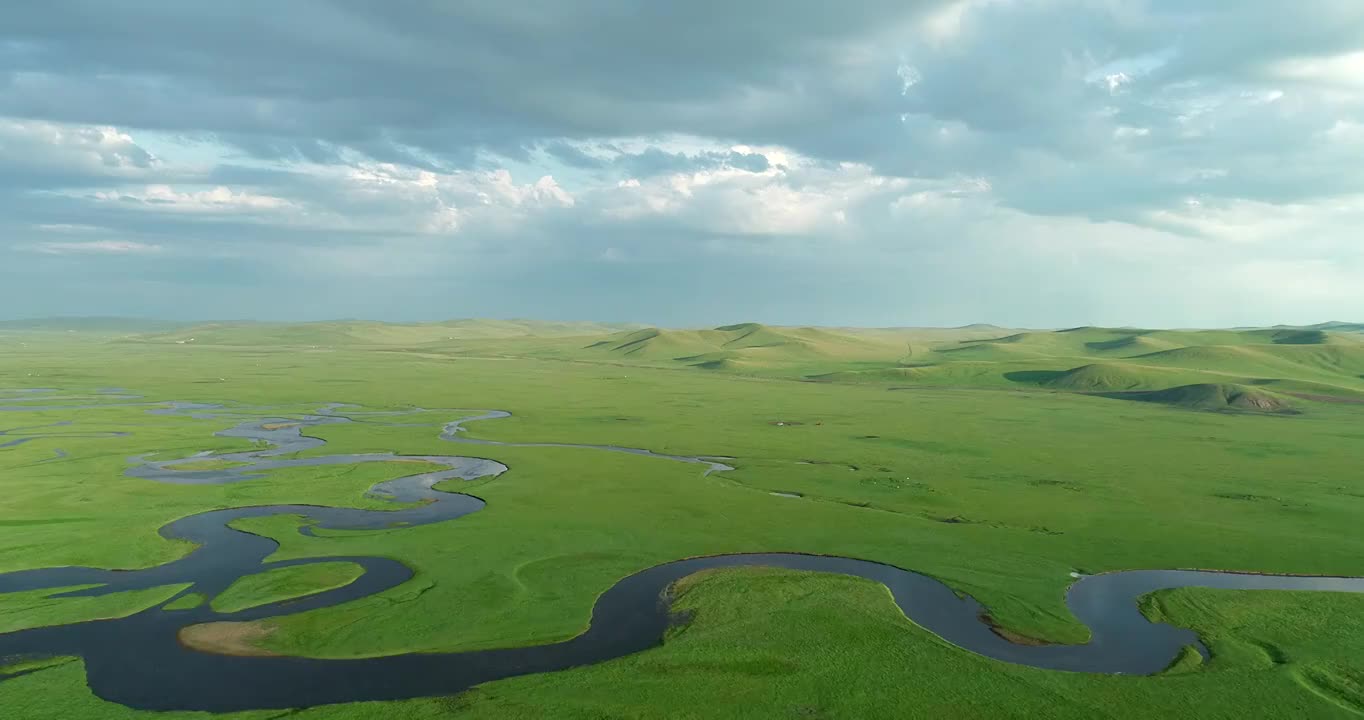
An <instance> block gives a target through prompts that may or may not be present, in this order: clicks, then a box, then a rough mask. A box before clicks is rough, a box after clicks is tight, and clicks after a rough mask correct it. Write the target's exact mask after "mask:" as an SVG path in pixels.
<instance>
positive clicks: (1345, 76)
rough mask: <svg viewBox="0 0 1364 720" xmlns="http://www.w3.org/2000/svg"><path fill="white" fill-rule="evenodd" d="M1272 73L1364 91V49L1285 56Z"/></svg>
mask: <svg viewBox="0 0 1364 720" xmlns="http://www.w3.org/2000/svg"><path fill="white" fill-rule="evenodd" d="M1269 74H1270V75H1271V76H1273V77H1276V78H1282V79H1284V80H1294V81H1299V82H1308V83H1318V84H1322V85H1327V86H1333V87H1338V88H1346V89H1351V90H1359V91H1364V50H1357V51H1355V52H1348V53H1341V54H1339V55H1328V56H1325V57H1296V58H1291V59H1287V60H1281V61H1279V62H1277V63H1274V64H1273V65H1271V66H1270V68H1269Z"/></svg>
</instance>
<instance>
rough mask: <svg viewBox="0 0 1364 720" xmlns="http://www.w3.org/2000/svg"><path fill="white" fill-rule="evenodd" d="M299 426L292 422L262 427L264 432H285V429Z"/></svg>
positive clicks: (269, 424) (267, 424) (266, 424)
mask: <svg viewBox="0 0 1364 720" xmlns="http://www.w3.org/2000/svg"><path fill="white" fill-rule="evenodd" d="M297 426H298V423H296V422H290V423H265V424H264V425H261V426H260V427H261V429H262V430H283V429H284V428H291V427H297Z"/></svg>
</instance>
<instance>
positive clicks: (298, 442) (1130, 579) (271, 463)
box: [0, 391, 1364, 712]
mask: <svg viewBox="0 0 1364 720" xmlns="http://www.w3.org/2000/svg"><path fill="white" fill-rule="evenodd" d="M53 394H55V391H24V392H22V393H20V392H17V391H10V392H9V393H8V394H0V411H16V412H17V411H33V410H44V411H49V412H50V411H70V412H77V411H79V410H81V409H84V408H86V407H107V406H109V405H111V404H115V405H119V406H136V405H145V406H147V408H148V411H149V412H153V413H158V414H177V415H188V416H192V417H197V418H219V419H226V418H238V419H239V418H240V417H241V416H240V415H231V414H228V413H225V412H223V411H224V408H222V406H218V405H206V404H199V403H182V402H177V403H142V402H136V401H137V400H138V399H139V398H137V397H136V396H131V395H128V394H126V393H121V391H112V392H108V393H104V394H102V395H101V396H99V397H97V398H95V399H96V400H100V399H116V400H120V401H129V402H120V403H107V404H106V403H100V404H94V405H79V404H56V405H53V404H41V403H44V402H48V403H52V402H57V401H58V400H60V399H62V398H58V397H52V395H53ZM74 399H80V398H74ZM349 407H353V406H347V405H343V404H337V403H333V404H329V405H326V406H324V407H322V408H320V409H318V410H316V411H314V412H312V413H309V414H305V415H302V416H301V417H263V416H261V415H259V414H256V415H255V416H254V417H251V418H250V419H246V420H243V421H241V422H239V423H238V424H237V425H235V426H234V427H232V428H230V429H228V430H224V431H222V432H220V433H218V435H221V436H225V437H235V438H243V439H247V440H255V441H260V443H261V444H263V445H264V447H262V448H260V449H255V450H249V451H241V452H231V453H220V454H215V455H212V456H211V457H212V458H213V459H215V460H223V461H228V462H230V463H234V465H232V466H231V467H226V468H223V469H212V470H202V469H194V470H177V469H175V468H176V467H177V466H180V465H185V464H186V463H194V462H199V463H202V461H203V460H204V459H205V458H206V457H209V456H208V455H207V454H206V453H201V454H199V455H196V456H192V457H189V458H184V459H177V460H152V459H149V458H147V457H136V458H131V461H132V462H131V463H130V468H129V469H128V470H127V474H129V475H131V476H134V477H138V478H144V479H147V480H151V481H157V482H174V483H197V484H204V483H230V482H239V481H242V480H246V479H250V478H256V477H260V476H261V474H262V473H264V472H267V471H270V470H274V469H278V468H296V467H311V466H319V465H337V464H355V463H367V462H391V461H393V460H395V459H400V457H401V459H416V460H424V461H426V462H429V463H432V464H435V465H437V466H439V467H440V468H441V469H439V470H436V471H432V472H424V473H418V474H413V475H409V476H405V477H401V478H398V479H396V480H390V481H388V482H384V483H380V484H378V485H375V486H374V487H373V488H372V489H371V490H370V494H371V495H373V496H374V497H377V498H382V499H385V500H390V501H393V502H394V503H401V504H403V505H404V507H398V508H395V509H393V510H360V509H355V508H336V507H320V506H313V505H271V506H264V507H241V508H229V509H222V510H211V511H208V512H203V513H199V514H197V515H191V516H189V517H185V518H181V519H179V520H176V521H174V522H172V523H169V524H167V525H165V526H164V527H162V528H161V529H160V531H159V532H160V534H161V535H162V536H163V537H166V538H170V539H181V540H188V541H190V542H192V543H194V544H195V545H196V546H197V548H196V549H195V550H194V551H192V552H191V553H189V554H188V555H186V556H184V557H182V558H180V559H178V560H175V561H173V562H169V563H166V564H164V565H159V566H156V567H151V568H146V569H142V570H131V571H114V570H106V569H99V568H84V567H61V568H45V569H36V570H23V571H18V572H11V573H7V574H0V593H6V592H16V591H23V590H39V589H47V588H54V589H55V588H64V587H71V586H75V585H98V587H94V588H90V589H87V590H82V591H75V592H68V593H65V595H68V596H81V595H86V596H90V595H104V594H108V593H114V592H123V591H127V590H136V589H141V588H151V587H156V586H162V585H170V584H182V583H187V584H190V585H191V587H189V588H188V589H187V590H185V591H184V593H199V594H201V595H204V596H206V597H212V596H214V595H216V594H218V593H220V592H222V591H223V590H225V589H226V588H227V587H228V586H229V585H231V584H232V583H233V582H234V581H236V580H237V579H238V578H241V577H243V576H246V575H251V574H254V573H259V572H262V571H263V570H267V569H272V568H279V567H288V566H297V565H307V564H312V563H321V562H336V561H347V562H353V563H355V564H357V565H360V566H361V567H362V568H363V569H364V574H363V575H361V576H360V577H359V578H358V579H356V580H355V581H354V582H352V583H350V584H349V585H346V586H344V587H340V588H336V589H333V590H328V591H325V592H320V593H317V594H314V595H310V596H307V597H303V598H300V599H295V600H290V601H284V602H278V603H272V604H268V605H262V606H259V607H255V608H250V609H247V610H242V611H239V612H233V613H220V612H216V611H214V610H213V609H212V608H211V606H210V605H209V604H208V603H202V604H200V605H199V606H198V607H194V608H190V609H184V610H166V609H164V606H162V607H153V608H150V609H147V610H144V611H142V612H138V613H135V614H133V615H131V616H128V617H125V618H120V619H114V620H99V621H92V622H83V623H74V624H70V625H61V626H53V627H41V628H34V629H30V630H22V631H18V632H13V633H8V634H0V665H3V664H5V660H4V659H5V658H23V657H30V656H68V655H70V656H79V657H81V658H83V659H84V661H85V666H86V673H87V681H88V683H89V686H90V688H91V690H92V691H93V692H94V693H95V694H96V695H98V696H99V697H101V698H104V699H106V700H109V701H112V702H116V703H121V704H123V705H127V706H129V707H134V708H140V709H146V710H206V711H216V712H225V711H233V710H248V709H265V708H281V709H282V708H295V707H304V706H311V705H321V704H327V703H341V702H352V701H362V700H397V699H403V698H413V697H423V696H434V695H449V694H454V693H457V692H460V691H462V690H465V689H468V688H470V687H473V686H475V685H478V684H480V683H484V682H488V681H491V680H498V679H501V678H507V677H514V676H518V675H527V674H531V673H542V672H551V671H556V670H564V669H567V668H571V667H575V666H581V665H587V664H592V663H598V662H604V661H607V660H611V659H614V658H619V657H622V656H624V655H629V654H631V653H636V652H640V651H644V650H648V649H650V648H652V647H656V646H658V645H659V644H661V642H662V638H663V635H664V632H665V630H666V629H667V627H668V625H669V623H670V622H671V621H672V618H671V617H670V613H669V609H668V606H667V602H666V597H667V590H668V588H669V587H670V586H671V585H672V584H673V583H674V582H676V581H677V580H679V579H681V578H683V577H686V576H687V575H690V574H692V573H695V572H697V571H700V570H706V569H712V568H724V567H740V566H756V565H761V566H772V567H780V568H790V569H796V570H813V571H820V572H831V573H842V574H845V575H855V576H858V577H862V578H867V579H870V580H874V581H876V582H879V583H882V584H884V585H885V586H886V587H887V588H889V589H890V591H891V594H892V596H893V597H894V601H895V603H896V604H897V605H898V606H899V607H900V609H901V610H902V611H903V612H904V614H905V616H906V617H908V618H909V619H910V620H912V621H913V622H915V623H916V624H918V625H919V626H921V627H923V628H925V629H926V630H928V631H930V632H932V633H934V634H936V635H938V636H939V637H941V638H943V639H944V640H946V641H948V642H950V643H952V644H954V645H956V646H958V647H960V648H962V649H963V650H966V651H970V652H974V653H978V654H980V655H984V656H987V657H991V658H994V659H997V660H1002V661H1005V662H1010V663H1018V664H1022V665H1030V666H1033V667H1039V668H1048V669H1054V670H1068V671H1080V672H1097V673H1128V674H1151V673H1156V672H1160V671H1161V670H1163V669H1164V668H1165V667H1167V666H1168V665H1169V663H1170V662H1171V661H1172V660H1173V659H1174V658H1175V657H1176V656H1177V654H1178V653H1179V652H1180V650H1181V649H1182V648H1184V647H1186V646H1194V647H1196V648H1198V649H1199V650H1200V652H1203V653H1204V654H1206V650H1205V649H1203V646H1202V643H1201V642H1200V641H1199V639H1198V637H1197V636H1196V635H1195V634H1194V633H1193V632H1192V631H1190V630H1188V629H1185V628H1178V627H1173V626H1170V625H1165V624H1160V623H1152V622H1150V621H1149V620H1147V619H1146V618H1145V617H1144V616H1143V615H1142V614H1141V612H1140V611H1139V610H1138V607H1137V600H1138V599H1139V598H1140V597H1141V596H1142V595H1145V594H1147V593H1150V592H1154V591H1156V590H1161V589H1167V588H1177V587H1188V586H1197V587H1212V588H1230V589H1254V590H1271V589H1272V590H1320V591H1336V592H1364V578H1335V577H1298V576H1294V577H1287V576H1270V575H1247V574H1236V573H1218V572H1204V571H1189V570H1139V571H1129V572H1115V573H1106V574H1102V575H1092V576H1086V577H1083V578H1081V579H1079V580H1078V581H1077V582H1075V583H1074V584H1073V585H1072V586H1071V587H1070V589H1069V591H1068V592H1067V594H1066V604H1067V606H1068V607H1069V608H1070V610H1071V612H1072V613H1073V614H1074V615H1075V617H1076V618H1077V619H1078V620H1079V621H1080V622H1082V623H1084V624H1085V625H1087V626H1088V627H1089V629H1090V631H1091V634H1092V636H1091V640H1090V641H1089V642H1088V643H1086V644H1083V645H1042V646H1036V645H1023V644H1015V643H1013V642H1011V641H1009V640H1007V639H1005V638H1004V637H1002V636H1001V635H999V634H997V633H996V632H995V631H994V630H993V629H992V628H991V627H990V625H989V624H988V622H987V621H986V620H985V619H984V618H983V615H984V614H985V612H986V609H985V608H984V607H982V606H981V605H980V604H979V603H978V602H976V601H975V600H973V599H971V598H970V597H963V596H959V595H957V594H956V593H955V592H953V591H952V589H951V588H949V587H947V586H946V585H944V584H942V583H941V582H939V581H937V580H935V579H933V578H931V577H928V576H926V575H921V574H919V573H915V572H912V571H909V570H904V569H901V568H897V567H892V566H890V565H884V564H881V563H875V562H869V561H866V560H858V559H854V558H843V557H832V556H817V555H802V554H788V553H761V554H739V555H722V556H716V557H702V558H689V559H684V560H678V561H675V562H670V563H666V564H663V565H658V566H655V567H651V568H647V569H644V570H641V571H640V572H637V573H635V574H633V575H630V576H629V577H626V578H624V579H622V580H620V581H619V582H617V583H616V584H615V585H613V586H611V587H610V588H609V589H607V590H606V592H604V593H603V594H602V595H601V596H600V597H599V598H598V599H597V602H596V604H595V605H594V606H593V608H592V618H591V625H590V627H589V628H588V630H587V631H586V632H584V633H583V634H581V635H579V636H577V637H575V638H572V639H570V640H567V641H564V642H559V643H552V644H548V645H538V646H533V647H521V648H506V649H497V650H480V651H472V652H453V653H412V654H407V655H395V656H387V657H376V658H360V659H345V660H331V659H326V660H324V659H313V658H301V657H281V656H269V657H242V656H234V655H221V654H215V653H210V652H202V651H199V650H194V649H190V648H188V647H186V646H184V645H183V644H181V642H180V640H179V633H180V631H181V629H183V628H186V627H189V626H192V625H197V624H201V623H208V622H216V621H253V620H263V619H267V618H273V617H279V616H281V615H286V614H293V613H300V612H307V611H309V610H315V609H318V608H323V607H329V606H332V605H337V604H340V603H344V602H347V601H350V600H355V599H357V598H363V597H367V596H370V595H373V594H375V593H379V592H382V591H384V590H387V589H389V588H393V587H396V586H398V585H401V584H402V583H403V582H406V581H407V580H408V579H410V578H411V577H412V572H411V570H410V569H408V568H407V566H405V565H403V564H402V563H401V562H398V561H396V560H391V559H387V558H380V557H365V556H355V557H319V558H305V559H298V560H287V561H277V562H267V561H266V560H265V558H267V557H268V556H269V555H271V554H272V553H273V552H274V550H275V549H276V547H277V544H276V543H275V541H273V540H270V539H268V538H264V537H260V536H258V535H252V534H250V533H246V532H241V531H238V530H234V529H232V528H231V527H229V526H228V525H229V523H231V522H232V521H234V520H237V519H240V518H249V517H263V516H269V515H281V514H289V515H301V516H304V517H306V518H308V520H309V521H310V526H311V527H322V528H333V529H339V530H353V529H373V528H385V527H395V526H398V525H399V524H401V525H404V526H412V525H424V524H428V523H435V522H448V521H453V520H456V519H457V518H459V517H462V516H464V515H468V514H470V513H473V512H477V511H478V510H480V509H481V508H483V506H484V502H483V501H482V500H480V499H478V498H476V497H473V496H471V495H465V494H461V493H455V492H443V491H439V490H436V489H434V487H433V486H434V485H435V484H436V483H439V482H441V481H444V480H451V479H464V480H473V479H478V478H489V477H495V476H497V475H499V474H501V473H502V472H504V471H506V469H507V468H506V466H505V465H502V464H501V463H498V462H496V461H493V460H486V459H480V458H470V457H461V456H454V455H450V456H446V455H421V456H398V455H395V454H392V453H368V454H336V455H322V456H317V457H309V458H302V459H299V458H286V457H282V456H285V455H291V454H293V453H296V452H299V451H302V450H313V449H316V448H319V447H322V446H323V445H325V441H323V440H321V439H319V438H315V437H311V436H309V435H307V434H305V430H306V429H307V428H310V427H316V426H319V425H327V424H334V423H346V422H352V420H351V418H352V417H357V418H358V417H361V416H376V415H392V416H401V415H403V414H407V413H403V412H396V413H364V412H360V411H358V410H357V411H353V412H348V411H347V408H349ZM412 412H419V411H416V410H414V411H412ZM508 416H509V415H508V413H505V412H502V411H488V412H480V413H475V414H470V415H466V416H464V417H460V418H457V419H454V420H452V421H450V422H449V423H447V424H445V425H444V427H443V428H442V430H441V434H440V437H441V438H443V439H445V440H448V441H451V442H455V443H466V444H479V445H485V446H499V445H506V443H498V442H494V441H489V440H475V439H470V438H468V437H465V436H464V435H463V431H464V425H465V424H467V423H470V422H476V421H491V420H496V419H500V418H505V417H508ZM67 428H68V426H67V425H66V424H63V423H59V424H56V425H45V426H29V427H22V428H12V429H9V430H0V448H6V447H14V446H17V445H18V444H20V443H22V442H30V441H32V440H35V439H38V438H42V437H48V438H61V437H71V436H79V437H111V436H115V435H119V434H122V433H112V432H111V433H90V434H84V433H74V432H72V431H70V430H69V429H67ZM519 446H521V447H590V448H594V449H597V450H601V451H604V452H626V453H632V454H638V455H645V456H650V457H657V458H660V459H662V460H669V461H676V462H688V463H697V464H701V465H704V466H706V468H707V469H706V472H716V471H724V470H729V469H732V468H730V467H729V466H728V465H725V464H724V463H723V462H722V461H723V460H727V459H729V458H718V457H686V456H676V455H662V454H658V453H654V452H651V451H648V450H640V449H633V448H621V447H615V446H610V445H593V446H583V445H564V444H559V443H532V444H526V445H519ZM57 455H58V457H61V456H62V455H63V453H62V452H61V451H60V450H58V451H57ZM54 459H56V458H54ZM773 502H790V500H784V499H781V498H773ZM413 503H417V504H413ZM303 531H304V532H309V526H305V527H304V529H303Z"/></svg>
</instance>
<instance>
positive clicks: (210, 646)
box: [179, 622, 278, 657]
mask: <svg viewBox="0 0 1364 720" xmlns="http://www.w3.org/2000/svg"><path fill="white" fill-rule="evenodd" d="M274 632H275V628H274V627H272V626H268V625H265V624H264V623H261V622H211V623H203V624H201V625H190V626H189V627H185V628H181V629H180V635H179V639H180V644H181V645H184V646H185V647H187V648H190V649H193V650H199V651H202V652H209V653H216V654H218V655H240V656H244V657H268V656H271V655H277V654H278V653H274V652H271V651H269V650H266V649H265V648H263V647H260V645H259V644H258V643H260V641H262V640H264V639H265V638H267V637H270V635H272V634H274Z"/></svg>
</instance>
